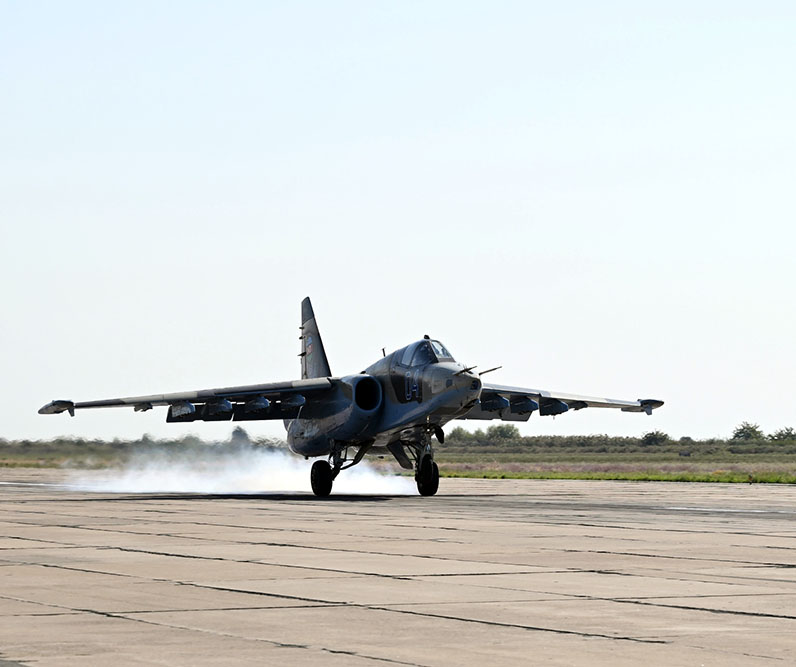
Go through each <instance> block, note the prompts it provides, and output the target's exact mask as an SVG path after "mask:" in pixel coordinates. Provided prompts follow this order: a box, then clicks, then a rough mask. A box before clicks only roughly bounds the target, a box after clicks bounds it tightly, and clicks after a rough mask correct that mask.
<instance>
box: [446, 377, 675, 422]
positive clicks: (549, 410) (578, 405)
mask: <svg viewBox="0 0 796 667" xmlns="http://www.w3.org/2000/svg"><path fill="white" fill-rule="evenodd" d="M662 405H663V401H659V400H656V399H651V398H643V399H638V400H635V401H627V400H621V399H616V398H600V397H595V396H577V395H575V394H564V393H561V392H554V391H547V390H544V389H525V388H524V387H507V386H506V385H499V384H487V383H484V385H483V389H482V390H481V399H480V402H479V403H478V405H476V406H475V407H473V409H472V410H470V412H468V413H467V414H466V415H464V416H462V417H459V419H500V420H502V421H528V419H530V417H531V414H532V413H533V412H534V411H536V410H538V411H539V414H540V415H542V416H545V415H558V414H561V413H563V412H567V411H569V410H582V409H583V408H617V409H619V410H621V411H622V412H646V413H647V414H648V415H651V414H652V411H653V410H654V409H655V408H659V407H661V406H662Z"/></svg>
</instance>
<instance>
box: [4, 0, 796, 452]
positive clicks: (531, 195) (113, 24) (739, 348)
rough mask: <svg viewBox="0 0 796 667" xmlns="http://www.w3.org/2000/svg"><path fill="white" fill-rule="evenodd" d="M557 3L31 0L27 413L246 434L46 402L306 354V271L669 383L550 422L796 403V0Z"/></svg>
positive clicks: (24, 336) (15, 221)
mask: <svg viewBox="0 0 796 667" xmlns="http://www.w3.org/2000/svg"><path fill="white" fill-rule="evenodd" d="M552 4H553V3H549V2H513V3H507V2H460V1H457V2H395V3H375V2H334V3H329V2H318V3H309V2H303V3H302V2H296V3H275V2H274V3H266V2H254V1H253V2H224V3H199V2H177V1H175V2H168V3H164V2H135V3H133V2H130V3H127V4H126V5H123V4H122V3H106V2H69V3H63V2H35V1H32V2H22V1H19V2H9V1H6V2H0V91H1V92H0V279H1V282H0V284H1V285H2V287H1V288H0V289H2V301H1V302H0V303H2V319H1V320H0V321H2V327H0V362H2V365H1V366H0V377H1V378H2V382H1V383H0V437H6V438H46V437H51V436H55V435H61V434H74V435H82V436H89V437H114V436H119V437H123V438H124V437H137V436H140V435H141V434H142V433H149V434H151V435H153V436H156V437H165V436H172V435H173V436H179V435H181V434H182V433H185V432H194V433H197V434H199V435H201V436H203V437H205V438H208V439H213V438H225V437H226V436H227V435H228V434H229V432H230V430H231V428H232V427H233V424H229V423H222V424H213V423H208V424H204V423H201V422H197V423H194V424H187V425H178V424H166V423H165V416H166V412H165V409H163V408H161V409H155V410H153V411H151V412H148V413H146V414H136V413H133V411H132V410H129V409H117V410H105V411H102V410H97V411H84V412H80V413H78V415H77V416H76V417H75V418H74V419H71V418H69V417H68V416H66V415H60V416H39V415H37V414H36V410H37V409H38V408H39V407H40V406H41V405H43V404H44V403H46V402H47V401H49V400H51V399H54V398H67V399H73V400H89V399H97V398H106V397H117V396H127V395H136V394H148V393H161V392H169V391H180V390H193V389H200V388H210V387H218V386H227V385H235V384H244V383H258V382H267V381H277V380H290V379H296V378H298V377H299V373H300V369H299V360H298V357H297V356H296V355H297V353H298V352H299V341H298V329H297V327H298V325H299V304H300V301H301V299H302V298H303V297H304V296H306V295H310V296H311V297H312V300H313V304H314V306H315V311H316V315H317V317H318V322H319V324H320V327H321V333H322V335H323V338H324V342H325V345H326V351H327V354H328V356H329V361H330V363H331V367H332V371H333V372H334V373H335V374H337V375H343V374H348V373H357V372H359V371H360V370H362V369H363V368H364V367H365V366H367V365H369V364H370V363H371V362H372V361H374V360H375V359H376V358H378V357H379V356H380V354H381V352H380V350H381V348H382V347H386V348H387V350H388V351H390V350H393V349H396V348H398V347H401V346H403V345H405V344H407V343H408V342H410V341H412V340H415V339H418V338H420V337H422V335H423V334H425V333H428V334H430V335H431V336H433V337H436V338H439V339H440V340H442V341H443V342H444V343H445V344H446V345H447V346H448V347H449V348H450V349H451V351H452V352H453V354H454V355H455V356H456V357H457V359H459V360H460V361H463V362H465V363H467V364H468V365H472V364H478V365H479V367H480V368H481V369H485V368H490V367H492V366H496V365H499V364H502V365H503V369H502V370H500V371H497V372H495V373H493V374H491V375H489V376H486V378H489V380H491V381H492V382H498V383H501V384H513V385H520V386H526V387H532V388H539V389H551V390H559V391H566V392H572V393H581V394H588V395H595V396H608V397H612V398H628V399H635V398H648V397H649V398H660V399H663V400H665V401H666V405H665V406H664V407H663V408H661V409H660V410H658V411H656V412H655V414H654V415H653V416H652V417H647V416H646V415H635V414H622V413H616V412H613V411H607V410H584V411H580V412H577V413H573V414H565V415H562V416H560V417H558V418H556V419H552V418H550V417H545V418H540V417H538V416H534V417H532V418H531V420H530V421H529V422H528V423H526V424H522V425H520V429H521V431H522V433H524V434H528V435H532V434H547V433H557V434H580V433H583V434H589V433H608V434H612V435H640V434H641V433H644V432H646V431H648V430H652V429H661V430H664V431H666V432H668V433H669V434H670V435H672V436H675V437H680V436H683V435H690V436H693V437H698V438H704V437H713V436H728V435H729V434H730V433H731V432H732V429H733V427H734V426H735V425H737V424H738V423H739V422H741V421H743V420H750V421H754V422H758V423H759V424H760V425H761V426H762V428H763V429H764V430H765V431H767V432H770V431H773V430H775V429H777V428H780V427H782V426H788V425H790V426H796V408H795V407H794V404H795V401H794V378H796V351H794V348H795V347H796V346H795V345H794V341H796V309H794V304H793V297H792V293H793V290H794V287H795V286H796V263H795V262H794V245H795V244H794V242H795V241H796V231H794V223H795V222H796V202H795V201H794V197H795V196H796V195H795V194H794V192H795V190H796V129H795V128H796V122H795V121H794V119H796V85H794V71H796V40H794V38H793V36H794V35H795V34H796V5H794V4H793V3H792V2H696V3H695V2H666V3H662V2H661V3H655V5H654V6H652V4H653V3H637V2H604V3H592V2H562V3H554V4H555V6H552ZM486 378H485V379H486ZM459 423H460V424H462V425H469V426H471V427H472V428H475V427H483V426H486V425H488V422H459ZM493 423H497V422H493ZM244 426H245V428H246V429H247V430H248V431H249V432H250V433H251V434H252V435H255V436H258V435H282V434H283V430H282V426H281V423H280V422H248V423H246V424H244Z"/></svg>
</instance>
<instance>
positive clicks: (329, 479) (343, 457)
mask: <svg viewBox="0 0 796 667" xmlns="http://www.w3.org/2000/svg"><path fill="white" fill-rule="evenodd" d="M371 445H373V441H372V440H370V441H368V442H364V443H362V444H361V445H359V446H358V447H359V448H358V449H357V453H356V455H355V456H354V458H352V459H349V458H348V447H349V445H348V444H347V443H344V442H334V441H333V442H332V443H331V446H330V448H331V454H329V460H328V461H315V463H313V464H312V469H311V470H310V485H311V486H312V492H313V493H314V494H315V495H316V496H318V497H319V498H326V497H327V496H328V495H329V494H330V493H331V492H332V484H333V483H334V480H335V478H336V477H337V475H339V474H340V471H341V470H345V469H346V468H350V467H351V466H355V465H356V464H357V463H359V462H360V461H361V460H362V457H364V456H365V454H366V453H367V451H368V450H369V449H370V448H371ZM353 446H354V447H356V446H357V445H353Z"/></svg>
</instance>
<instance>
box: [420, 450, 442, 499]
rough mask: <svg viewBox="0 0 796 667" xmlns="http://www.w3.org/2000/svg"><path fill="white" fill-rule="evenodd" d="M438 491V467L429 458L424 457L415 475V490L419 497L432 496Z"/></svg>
mask: <svg viewBox="0 0 796 667" xmlns="http://www.w3.org/2000/svg"><path fill="white" fill-rule="evenodd" d="M438 489H439V467H438V466H437V464H436V463H434V460H433V459H432V458H431V457H430V456H426V457H425V458H424V459H423V460H422V461H421V462H420V470H418V473H417V490H418V491H419V492H420V495H421V496H433V495H434V494H435V493H436V492H437V490H438Z"/></svg>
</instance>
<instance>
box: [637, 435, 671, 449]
mask: <svg viewBox="0 0 796 667" xmlns="http://www.w3.org/2000/svg"><path fill="white" fill-rule="evenodd" d="M667 442H669V435H668V434H667V433H664V432H663V431H650V432H649V433H645V434H644V435H642V436H641V444H642V445H644V446H645V447H654V446H656V445H665V444H666V443H667Z"/></svg>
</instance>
